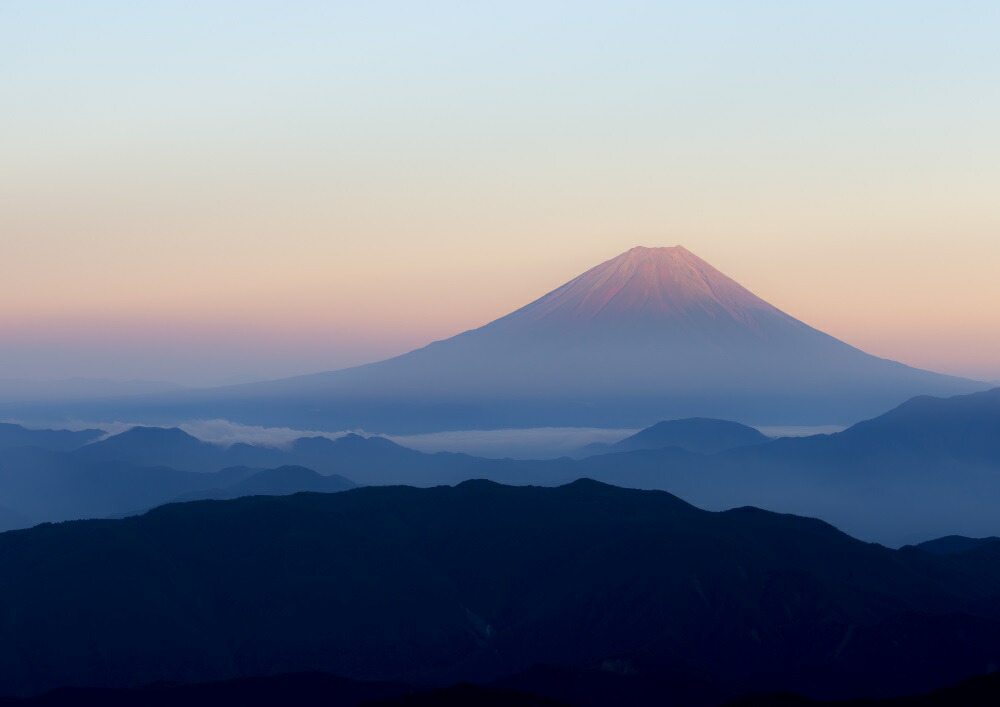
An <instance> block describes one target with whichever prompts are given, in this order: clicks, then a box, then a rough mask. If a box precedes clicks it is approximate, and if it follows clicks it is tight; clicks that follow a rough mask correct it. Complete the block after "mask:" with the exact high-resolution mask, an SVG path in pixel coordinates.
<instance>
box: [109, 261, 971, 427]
mask: <svg viewBox="0 0 1000 707" xmlns="http://www.w3.org/2000/svg"><path fill="white" fill-rule="evenodd" d="M984 387H985V385H982V384H978V383H975V382H973V381H968V380H964V379H960V378H952V377H949V376H943V375H940V374H937V373H931V372H928V371H921V370H917V369H914V368H910V367H908V366H905V365H903V364H900V363H896V362H894V361H887V360H884V359H880V358H876V357H874V356H871V355H869V354H866V353H864V352H863V351H860V350H858V349H856V348H854V347H852V346H850V345H848V344H845V343H844V342H842V341H839V340H837V339H835V338H833V337H831V336H828V335H827V334H824V333H823V332H821V331H818V330H816V329H813V328H812V327H810V326H808V325H806V324H804V323H802V322H800V321H799V320H797V319H795V318H794V317H791V316H789V315H787V314H785V313H784V312H782V311H781V310H779V309H777V308H776V307H774V306H772V305H770V304H768V303H767V302H765V301H764V300H762V299H760V298H759V297H757V296H756V295H754V294H753V293H751V292H750V291H749V290H747V289H746V288H744V287H742V286H741V285H739V284H738V283H736V282H734V281H733V280H732V279H730V278H729V277H727V276H725V275H724V274H722V273H721V272H719V271H718V270H716V269H715V268H713V267H712V266H711V265H709V264H708V263H706V262H705V261H704V260H702V259H701V258H699V257H697V256H696V255H694V254H693V253H691V252H690V251H688V250H687V249H685V248H683V247H681V246H674V247H672V248H643V247H636V248H632V249H631V250H629V251H628V252H626V253H622V254H621V255H619V256H617V257H615V258H612V259H611V260H608V261H607V262H604V263H601V264H600V265H598V266H597V267H595V268H592V269H590V270H588V271H587V272H585V273H583V274H582V275H580V276H579V277H577V278H575V279H573V280H571V281H570V282H568V283H566V284H565V285H563V286H562V287H559V288H557V289H555V290H553V291H552V292H550V293H549V294H547V295H545V296H543V297H541V298H540V299H538V300H536V301H534V302H532V303H530V304H528V305H526V306H524V307H522V308H520V309H518V310H516V311H514V312H512V313H511V314H508V315H507V316H505V317H501V318H500V319H497V320H496V321H493V322H491V323H489V324H487V325H485V326H482V327H480V328H478V329H473V330H471V331H467V332H465V333H462V334H459V335H457V336H454V337H452V338H450V339H446V340H444V341H438V342H434V343H432V344H430V345H428V346H425V347H424V348H421V349H417V350H415V351H411V352H410V353H407V354H404V355H402V356H398V357H396V358H393V359H389V360H386V361H380V362H377V363H371V364H367V365H364V366H358V367H356V368H350V369H344V370H339V371H332V372H328V373H318V374H313V375H309V376H299V377H296V378H288V379H283V380H277V381H269V382H265V383H255V384H249V385H241V386H230V387H226V388H216V389H208V390H200V391H185V392H183V393H178V394H175V395H170V396H166V397H162V398H160V399H159V400H158V401H157V404H156V406H155V407H156V410H155V414H156V419H157V421H158V422H160V423H163V422H169V421H171V420H177V419H182V418H190V417H226V418H228V419H232V420H236V421H239V422H244V423H248V424H271V425H282V426H287V425H292V426H297V427H300V428H301V429H335V430H336V429H345V428H347V429H351V428H357V427H363V428H365V429H368V430H370V431H374V432H389V433H406V432H428V431H441V430H454V429H498V428H517V427H542V426H595V427H645V426H648V425H650V424H652V423H653V422H656V421H658V420H664V419H671V418H684V417H709V418H723V419H730V420H739V421H741V422H744V423H747V424H758V425H759V424H830V423H845V424H846V423H852V422H856V421H857V420H860V419H864V418H866V417H872V416H874V415H876V414H878V413H880V412H882V411H883V410H885V409H886V408H890V407H893V406H895V405H898V404H899V403H901V402H903V401H905V400H907V399H908V398H910V397H913V396H915V395H920V394H931V395H953V394H958V393H966V392H972V391H975V390H980V389H982V388H984ZM146 410H147V411H148V410H149V408H148V406H147V408H146ZM137 412H138V411H136V410H135V409H134V408H133V409H130V410H126V411H120V410H116V411H115V414H122V415H124V414H129V415H132V417H130V418H129V419H136V418H135V414H136V413H137Z"/></svg>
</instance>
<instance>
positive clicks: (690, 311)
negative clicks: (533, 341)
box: [500, 246, 790, 328]
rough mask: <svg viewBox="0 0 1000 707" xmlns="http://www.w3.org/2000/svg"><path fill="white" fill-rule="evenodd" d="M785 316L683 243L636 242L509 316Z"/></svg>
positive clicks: (746, 319)
mask: <svg viewBox="0 0 1000 707" xmlns="http://www.w3.org/2000/svg"><path fill="white" fill-rule="evenodd" d="M762 314H763V315H765V316H773V315H780V316H785V317H786V318H787V319H790V317H787V316H786V315H783V314H782V313H781V312H780V311H779V310H777V309H775V308H774V307H772V306H771V305H769V304H768V303H767V302H765V301H764V300H762V299H760V298H759V297H757V296H756V295H754V294H753V293H752V292H750V291H749V290H747V289H746V288H744V287H742V286H741V285H739V284H738V283H737V282H735V281H733V280H732V279H730V278H728V277H726V276H725V275H723V274H722V273H721V272H719V271H718V270H716V269H715V268H713V267H712V266H711V265H709V264H708V263H706V262H705V261H704V260H702V259H701V258H699V257H698V256H696V255H695V254H694V253H692V252H691V251H689V250H687V249H686V248H684V247H683V246H674V247H672V248H644V247H642V246H636V247H635V248H632V249H631V250H629V251H628V252H625V253H622V254H621V255H619V256H618V257H617V258H612V259H611V260H608V261H607V262H604V263H601V264H600V265H598V266H597V267H595V268H592V269H590V270H588V271H587V272H585V273H583V274H582V275H580V276H579V277H577V278H575V279H573V280H570V281H569V282H567V283H566V284H565V285H563V286H562V287H560V288H559V289H557V290H554V291H552V292H550V293H549V294H547V295H545V296H544V297H542V298H541V299H539V300H536V301H534V302H532V303H531V304H529V305H527V306H525V307H522V308H521V309H519V310H517V311H516V312H514V313H513V314H510V315H508V316H507V317H504V319H502V320H500V321H504V320H511V321H522V322H525V321H533V322H539V323H542V324H546V325H551V324H556V325H559V324H565V323H568V322H578V323H583V324H590V323H593V322H595V321H614V322H615V323H616V324H619V323H621V322H623V321H626V322H628V321H636V320H645V321H647V322H650V323H653V322H655V321H656V320H657V319H660V320H673V321H677V322H690V323H691V324H693V325H695V326H698V325H701V324H702V322H703V318H704V317H710V318H716V319H718V320H725V319H727V318H728V319H731V320H732V321H733V322H734V323H737V324H740V325H743V326H749V327H751V328H755V326H756V325H757V324H756V318H757V317H759V316H760V315H762Z"/></svg>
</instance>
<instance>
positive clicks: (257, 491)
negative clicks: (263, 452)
mask: <svg viewBox="0 0 1000 707" xmlns="http://www.w3.org/2000/svg"><path fill="white" fill-rule="evenodd" d="M238 469H239V470H240V472H242V473H245V474H247V477H246V478H245V479H243V480H242V481H237V482H236V483H234V484H231V485H229V486H226V487H224V488H213V489H209V490H206V491H192V492H190V493H187V494H184V495H183V496H179V497H178V498H177V499H175V500H177V501H194V500H200V499H217V500H222V499H228V498H240V497H242V496H287V495H288V494H292V493H301V492H303V491H311V492H314V493H335V492H337V491H346V490H347V489H351V488H354V487H355V486H357V484H355V483H354V482H353V481H350V480H349V479H345V478H344V477H343V476H339V475H337V474H334V475H331V476H323V475H322V474H318V473H316V472H315V471H313V470H312V469H306V468H305V467H303V466H282V467H279V468H277V469H263V470H261V471H253V470H251V469H246V467H239V468H238Z"/></svg>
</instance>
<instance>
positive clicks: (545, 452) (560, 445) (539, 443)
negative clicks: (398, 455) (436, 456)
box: [386, 427, 638, 459]
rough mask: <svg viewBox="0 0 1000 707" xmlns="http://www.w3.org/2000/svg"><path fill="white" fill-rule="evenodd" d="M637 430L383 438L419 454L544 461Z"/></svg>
mask: <svg viewBox="0 0 1000 707" xmlns="http://www.w3.org/2000/svg"><path fill="white" fill-rule="evenodd" d="M637 431H638V430H625V429H610V430H609V429H601V428H596V427H535V428H530V429H509V430H468V431H455V432H432V433H428V434H418V435H386V437H388V438H389V439H391V440H392V441H393V442H396V443H397V444H401V445H403V446H404V447H410V448H411V449H417V450H419V451H421V452H463V453H465V454H472V455H475V456H481V457H514V458H518V459H544V458H546V457H559V456H563V455H565V454H568V453H570V452H572V451H573V450H575V449H579V448H580V447H583V446H584V445H587V444H590V443H591V442H605V443H613V442H617V441H619V440H622V439H625V438H626V437H628V436H629V435H631V434H634V433H635V432H637Z"/></svg>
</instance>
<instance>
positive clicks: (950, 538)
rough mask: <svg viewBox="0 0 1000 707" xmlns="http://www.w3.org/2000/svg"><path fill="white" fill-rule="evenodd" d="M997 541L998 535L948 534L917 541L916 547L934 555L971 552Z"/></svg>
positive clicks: (999, 540)
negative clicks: (970, 535) (980, 536)
mask: <svg viewBox="0 0 1000 707" xmlns="http://www.w3.org/2000/svg"><path fill="white" fill-rule="evenodd" d="M996 542H1000V538H998V537H996V536H991V537H988V538H967V537H965V536H964V535H946V536H945V537H943V538H935V539H934V540H927V541H925V542H922V543H917V545H916V546H915V547H916V548H917V549H919V550H923V551H924V552H929V553H931V554H933V555H956V554H958V553H960V552H969V551H970V550H975V549H977V548H980V547H982V546H983V545H988V544H990V543H996Z"/></svg>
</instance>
